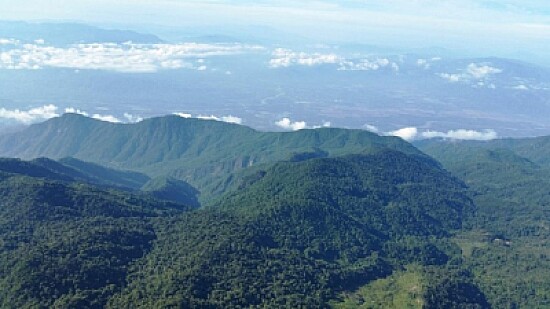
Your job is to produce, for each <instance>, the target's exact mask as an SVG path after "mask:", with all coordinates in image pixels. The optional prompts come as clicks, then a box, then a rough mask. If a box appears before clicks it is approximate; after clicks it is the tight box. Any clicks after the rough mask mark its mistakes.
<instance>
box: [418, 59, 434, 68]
mask: <svg viewBox="0 0 550 309" xmlns="http://www.w3.org/2000/svg"><path fill="white" fill-rule="evenodd" d="M416 65H417V66H419V67H421V68H424V70H427V69H429V68H430V67H431V66H432V65H431V64H430V63H429V62H428V60H426V59H418V60H417V61H416Z"/></svg>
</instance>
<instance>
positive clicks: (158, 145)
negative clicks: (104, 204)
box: [0, 114, 432, 191]
mask: <svg viewBox="0 0 550 309" xmlns="http://www.w3.org/2000/svg"><path fill="white" fill-rule="evenodd" d="M383 149H394V150H398V151H401V152H404V153H407V154H413V155H417V156H420V157H423V158H424V159H425V160H432V159H430V158H429V157H428V156H426V155H424V154H423V153H422V152H420V151H418V150H417V149H416V148H415V147H413V146H412V145H410V144H409V143H407V142H405V141H403V140H401V139H400V138H397V137H381V136H378V135H376V134H374V133H370V132H367V131H363V130H346V129H330V128H324V129H316V130H300V131H297V132H283V133H274V132H259V131H255V130H253V129H251V128H248V127H245V126H241V125H236V124H228V123H224V122H218V121H212V120H200V119H184V118H181V117H178V116H165V117H159V118H151V119H147V120H144V121H142V122H139V123H136V124H113V123H107V122H101V121H98V120H94V119H90V118H87V117H84V116H80V115H76V114H65V115H63V116H62V117H59V118H54V119H51V120H48V121H46V122H44V123H40V124H36V125H32V126H30V127H29V128H27V129H26V130H24V131H22V132H18V133H15V134H9V135H4V136H0V155H1V156H6V157H20V158H25V159H32V158H36V157H49V158H54V159H59V158H64V157H73V158H77V159H79V160H83V161H88V162H93V163H97V164H102V165H105V166H108V167H112V168H118V169H129V170H134V171H139V172H142V173H146V174H147V175H148V176H149V177H153V178H154V177H158V176H172V177H174V178H177V179H181V180H185V181H187V182H189V183H190V184H192V185H193V186H195V187H197V188H198V189H199V190H201V188H203V187H205V186H207V185H208V184H210V183H211V182H212V181H213V180H214V179H215V178H216V177H224V176H227V175H229V174H230V173H232V172H234V171H238V170H241V169H243V168H246V167H249V166H255V165H258V164H262V163H270V162H276V161H280V160H297V159H300V157H301V156H302V157H303V156H304V155H305V156H306V157H305V158H307V157H308V156H311V155H312V154H315V155H314V156H319V155H322V156H337V155H343V154H350V153H365V154H366V153H373V152H376V151H380V150H383ZM201 191H202V190H201Z"/></svg>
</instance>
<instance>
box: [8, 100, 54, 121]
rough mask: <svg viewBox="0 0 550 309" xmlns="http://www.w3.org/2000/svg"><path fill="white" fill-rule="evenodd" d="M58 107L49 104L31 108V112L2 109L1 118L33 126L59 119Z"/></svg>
mask: <svg viewBox="0 0 550 309" xmlns="http://www.w3.org/2000/svg"><path fill="white" fill-rule="evenodd" d="M57 110H58V107H57V106H55V105H53V104H49V105H44V106H41V107H35V108H31V109H29V110H20V109H13V110H9V109H6V108H3V107H2V108H0V118H2V119H9V120H15V121H17V122H21V123H24V124H31V123H34V122H37V121H41V120H46V119H50V118H54V117H58V116H59V114H58V113H57Z"/></svg>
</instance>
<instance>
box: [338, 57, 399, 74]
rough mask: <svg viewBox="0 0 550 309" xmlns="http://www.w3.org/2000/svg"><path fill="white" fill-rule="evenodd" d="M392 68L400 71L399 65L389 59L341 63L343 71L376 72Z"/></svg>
mask: <svg viewBox="0 0 550 309" xmlns="http://www.w3.org/2000/svg"><path fill="white" fill-rule="evenodd" d="M388 66H389V67H391V68H392V69H393V70H394V71H399V65H397V63H395V62H391V61H390V60H389V59H387V58H375V59H361V60H358V61H349V60H345V61H342V62H341V63H340V68H339V69H338V70H341V71H346V70H350V71H376V70H379V69H381V68H385V67H388Z"/></svg>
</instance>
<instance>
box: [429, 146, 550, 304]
mask: <svg viewBox="0 0 550 309" xmlns="http://www.w3.org/2000/svg"><path fill="white" fill-rule="evenodd" d="M549 140H550V139H549V138H548V137H540V138H533V139H531V138H529V139H518V140H511V139H507V140H496V141H490V142H486V143H480V142H441V141H440V142H430V143H424V144H423V145H420V147H421V149H423V150H424V151H426V152H427V153H428V154H430V155H432V156H434V157H435V158H437V159H438V160H440V162H441V163H442V164H443V165H444V166H445V168H446V169H448V170H449V171H451V172H452V173H453V174H454V175H456V176H458V177H459V178H461V179H462V180H463V181H464V182H466V183H467V184H468V185H469V187H470V188H471V190H472V192H473V199H474V201H475V203H476V205H477V207H478V211H477V215H476V216H475V217H471V218H469V219H468V220H466V222H465V226H466V227H467V228H466V229H464V231H462V233H460V234H459V235H458V237H457V239H456V241H457V243H458V244H460V245H461V247H462V248H463V251H464V256H465V265H466V266H467V267H469V268H470V269H471V271H472V272H473V273H474V275H475V279H476V281H477V282H478V283H479V286H480V287H481V288H482V290H483V291H484V292H485V294H486V295H487V297H488V299H489V300H490V302H491V303H492V304H493V306H494V307H498V308H501V307H519V308H523V307H525V308H541V307H547V306H548V304H550V296H549V295H550V284H549V282H548V279H547V278H548V277H550V272H549V271H548V270H549V269H550V255H549V252H550V251H549V249H548V248H549V244H548V237H549V236H550V221H549V219H548V218H549V213H550V195H549V193H548V192H550V166H549V165H548V158H547V157H546V156H545V154H546V153H548V151H549V149H550V147H548V145H549V144H548V141H549ZM533 289H535V290H536V291H537V293H536V296H535V295H533V294H532V293H533ZM503 291H507V292H506V293H503Z"/></svg>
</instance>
